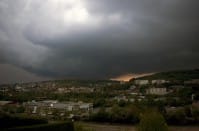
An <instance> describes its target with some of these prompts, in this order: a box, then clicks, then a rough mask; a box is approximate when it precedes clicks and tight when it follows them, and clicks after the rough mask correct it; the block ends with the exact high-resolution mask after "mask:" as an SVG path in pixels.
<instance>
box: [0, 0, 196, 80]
mask: <svg viewBox="0 0 199 131" xmlns="http://www.w3.org/2000/svg"><path fill="white" fill-rule="evenodd" d="M198 6H199V1H197V0H189V1H188V0H166V1H164V0H161V1H157V0H150V1H148V0H142V1H140V0H123V1H121V0H108V1H107V0H100V1H99V0H92V1H90V0H17V1H11V0H1V1H0V63H4V64H9V65H13V66H16V67H17V68H21V69H22V70H25V71H27V72H30V73H33V74H35V75H37V76H42V77H51V78H79V79H85V78H86V79H93V78H95V79H105V78H111V77H114V76H118V75H122V74H129V73H145V72H157V71H165V70H173V69H184V68H197V67H198V66H199V61H198V58H199V52H198V51H199V45H198V43H199V37H198V34H199V14H198V12H199V9H198ZM0 68H1V67H0ZM0 70H1V69H0ZM16 73H18V72H17V71H16ZM0 75H2V74H0Z"/></svg>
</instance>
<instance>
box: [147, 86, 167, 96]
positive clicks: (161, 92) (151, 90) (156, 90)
mask: <svg viewBox="0 0 199 131" xmlns="http://www.w3.org/2000/svg"><path fill="white" fill-rule="evenodd" d="M146 93H147V94H151V95H165V94H167V89H166V88H154V87H153V88H149V89H147V90H146Z"/></svg>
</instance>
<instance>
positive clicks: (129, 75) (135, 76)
mask: <svg viewBox="0 0 199 131" xmlns="http://www.w3.org/2000/svg"><path fill="white" fill-rule="evenodd" d="M152 74H154V73H140V74H125V75H121V76H118V77H115V78H111V80H116V81H129V80H130V79H132V78H138V77H143V76H148V75H152Z"/></svg>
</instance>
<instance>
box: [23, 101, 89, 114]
mask: <svg viewBox="0 0 199 131" xmlns="http://www.w3.org/2000/svg"><path fill="white" fill-rule="evenodd" d="M23 106H24V107H25V113H27V114H31V115H38V116H42V117H47V118H50V117H62V118H72V117H74V116H79V117H88V116H89V114H90V113H91V112H92V111H93V104H92V103H84V102H58V101H57V100H44V101H30V102H25V103H23Z"/></svg>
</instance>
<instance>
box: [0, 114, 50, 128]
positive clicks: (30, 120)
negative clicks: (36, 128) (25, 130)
mask: <svg viewBox="0 0 199 131" xmlns="http://www.w3.org/2000/svg"><path fill="white" fill-rule="evenodd" d="M0 123H1V124H0V128H11V127H17V126H28V125H37V124H46V123H48V121H47V120H46V119H42V118H38V117H28V116H20V117H19V116H11V115H7V114H1V115H0Z"/></svg>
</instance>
